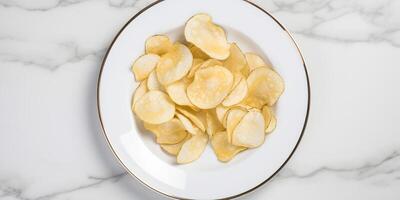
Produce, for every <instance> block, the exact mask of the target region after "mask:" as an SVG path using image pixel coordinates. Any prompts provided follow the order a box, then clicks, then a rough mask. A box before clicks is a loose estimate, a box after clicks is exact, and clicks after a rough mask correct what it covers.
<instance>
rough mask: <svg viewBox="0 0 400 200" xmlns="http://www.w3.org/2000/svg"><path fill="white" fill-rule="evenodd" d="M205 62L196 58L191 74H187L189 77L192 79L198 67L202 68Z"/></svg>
mask: <svg viewBox="0 0 400 200" xmlns="http://www.w3.org/2000/svg"><path fill="white" fill-rule="evenodd" d="M203 63H204V60H201V59H197V58H196V59H194V60H193V64H192V68H190V71H189V74H188V75H187V76H186V77H187V78H188V79H192V78H193V77H194V73H196V71H197V70H198V69H200V67H201V65H202V64H203Z"/></svg>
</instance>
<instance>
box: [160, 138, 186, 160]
mask: <svg viewBox="0 0 400 200" xmlns="http://www.w3.org/2000/svg"><path fill="white" fill-rule="evenodd" d="M191 137H192V135H190V134H187V135H186V137H185V139H183V140H182V141H180V142H179V143H176V144H161V145H160V146H161V148H162V149H163V150H164V151H165V152H167V153H169V154H171V155H173V156H176V155H178V153H179V151H180V150H181V148H182V146H183V144H184V143H185V142H186V141H188V140H189V139H190V138H191Z"/></svg>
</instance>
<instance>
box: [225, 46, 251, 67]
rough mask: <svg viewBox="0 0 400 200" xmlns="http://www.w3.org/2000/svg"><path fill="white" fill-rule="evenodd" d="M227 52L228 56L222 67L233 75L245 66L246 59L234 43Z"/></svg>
mask: <svg viewBox="0 0 400 200" xmlns="http://www.w3.org/2000/svg"><path fill="white" fill-rule="evenodd" d="M229 51H230V55H229V57H228V58H227V59H226V60H225V61H224V67H226V68H228V69H229V70H230V71H231V72H233V73H235V72H241V71H242V69H243V68H245V67H246V65H247V62H246V57H245V56H244V54H243V53H242V51H241V50H240V48H239V47H238V46H237V45H236V43H232V44H231V47H230V49H229Z"/></svg>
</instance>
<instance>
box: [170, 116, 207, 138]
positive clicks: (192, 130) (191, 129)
mask: <svg viewBox="0 0 400 200" xmlns="http://www.w3.org/2000/svg"><path fill="white" fill-rule="evenodd" d="M176 116H177V117H178V119H179V120H181V122H182V125H183V126H184V127H185V129H186V131H187V132H189V133H190V134H192V135H196V134H198V133H201V131H200V130H199V128H197V127H196V126H194V125H193V124H192V122H191V121H190V120H189V119H188V118H187V117H186V116H185V115H183V114H180V113H176Z"/></svg>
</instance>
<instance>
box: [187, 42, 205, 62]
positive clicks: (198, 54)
mask: <svg viewBox="0 0 400 200" xmlns="http://www.w3.org/2000/svg"><path fill="white" fill-rule="evenodd" d="M187 46H188V48H189V50H190V52H192V55H193V58H199V59H202V60H207V59H209V58H210V56H208V55H207V54H206V53H204V52H203V51H202V50H201V49H199V48H198V47H196V46H195V45H194V44H192V43H189V44H188V45H187Z"/></svg>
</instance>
